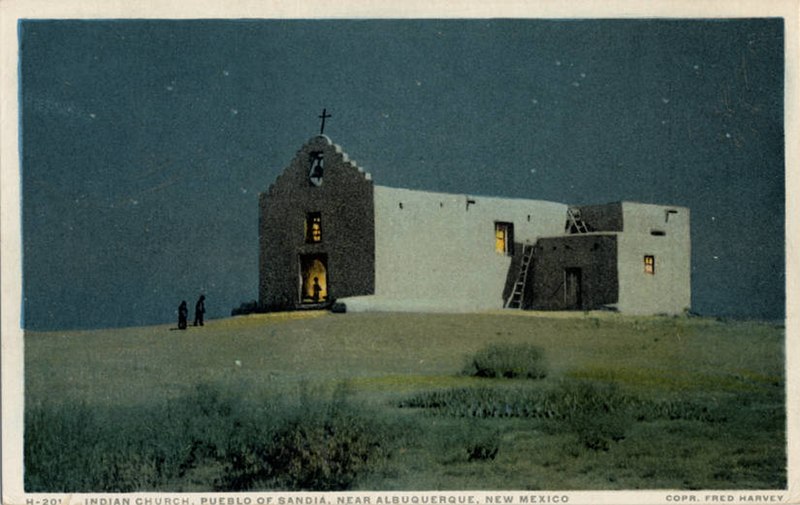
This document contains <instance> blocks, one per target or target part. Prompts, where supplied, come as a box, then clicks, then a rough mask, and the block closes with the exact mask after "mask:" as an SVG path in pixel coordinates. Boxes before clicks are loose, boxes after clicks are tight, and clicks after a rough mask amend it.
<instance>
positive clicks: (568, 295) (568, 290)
mask: <svg viewBox="0 0 800 505" xmlns="http://www.w3.org/2000/svg"><path fill="white" fill-rule="evenodd" d="M564 305H565V306H566V308H568V309H580V308H581V307H582V305H583V300H582V293H581V269H580V268H566V269H564Z"/></svg>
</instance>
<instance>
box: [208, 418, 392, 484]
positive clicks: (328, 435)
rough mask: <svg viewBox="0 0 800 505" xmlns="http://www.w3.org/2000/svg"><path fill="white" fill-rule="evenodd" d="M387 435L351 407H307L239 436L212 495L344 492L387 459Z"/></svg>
mask: <svg viewBox="0 0 800 505" xmlns="http://www.w3.org/2000/svg"><path fill="white" fill-rule="evenodd" d="M389 433H390V430H388V428H386V427H385V426H382V425H381V424H380V423H378V422H376V421H374V420H371V419H369V418H368V417H365V416H364V413H363V412H361V411H359V410H357V409H355V408H354V407H353V406H351V405H342V404H332V405H330V406H328V407H326V408H323V409H319V408H316V409H315V408H314V407H313V406H312V407H306V408H305V409H301V410H297V411H295V412H292V413H289V414H288V415H285V417H283V419H281V420H280V422H279V423H278V424H277V426H274V427H273V428H272V429H270V430H264V429H263V428H260V427H258V426H253V427H251V429H248V430H244V431H242V432H240V433H238V434H237V435H239V436H236V437H235V438H234V439H233V440H232V441H231V442H232V443H231V444H230V446H229V449H228V451H227V453H228V454H227V456H228V457H227V462H226V465H225V471H224V474H223V477H222V479H221V481H220V482H219V483H218V485H217V489H218V490H226V491H243V490H249V489H283V490H310V491H343V490H347V489H350V488H351V487H352V486H353V484H354V483H355V481H356V480H357V478H358V477H359V476H361V475H362V474H364V473H366V472H368V471H369V470H370V469H371V468H374V467H375V466H376V465H378V464H379V463H380V462H381V461H382V460H384V459H385V458H386V457H387V456H388V453H389V445H390V444H389V441H390V438H391V436H390V434H389Z"/></svg>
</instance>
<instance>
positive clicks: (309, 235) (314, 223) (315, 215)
mask: <svg viewBox="0 0 800 505" xmlns="http://www.w3.org/2000/svg"><path fill="white" fill-rule="evenodd" d="M305 234H306V242H307V243H309V244H316V243H318V242H322V213H320V212H309V213H308V214H306V230H305Z"/></svg>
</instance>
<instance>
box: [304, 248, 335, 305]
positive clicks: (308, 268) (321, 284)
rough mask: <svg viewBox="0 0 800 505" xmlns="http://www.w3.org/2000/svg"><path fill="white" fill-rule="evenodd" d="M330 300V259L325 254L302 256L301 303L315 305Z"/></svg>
mask: <svg viewBox="0 0 800 505" xmlns="http://www.w3.org/2000/svg"><path fill="white" fill-rule="evenodd" d="M327 300H328V257H327V255H325V254H303V255H301V256H300V303H302V304H315V303H324V302H326V301H327Z"/></svg>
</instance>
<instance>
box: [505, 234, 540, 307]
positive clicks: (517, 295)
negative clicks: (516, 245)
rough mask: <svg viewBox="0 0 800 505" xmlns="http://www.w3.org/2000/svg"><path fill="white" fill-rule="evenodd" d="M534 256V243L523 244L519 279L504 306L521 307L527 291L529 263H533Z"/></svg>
mask: <svg viewBox="0 0 800 505" xmlns="http://www.w3.org/2000/svg"><path fill="white" fill-rule="evenodd" d="M531 258H533V245H531V244H525V245H523V246H522V261H521V262H520V264H519V273H518V274H517V281H516V282H515V283H514V289H512V290H511V295H510V296H509V297H508V300H506V304H505V305H504V306H503V307H504V308H507V309H521V308H522V298H523V296H524V293H525V281H527V280H528V265H530V264H531Z"/></svg>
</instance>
